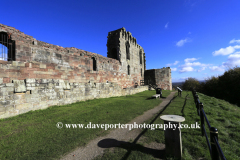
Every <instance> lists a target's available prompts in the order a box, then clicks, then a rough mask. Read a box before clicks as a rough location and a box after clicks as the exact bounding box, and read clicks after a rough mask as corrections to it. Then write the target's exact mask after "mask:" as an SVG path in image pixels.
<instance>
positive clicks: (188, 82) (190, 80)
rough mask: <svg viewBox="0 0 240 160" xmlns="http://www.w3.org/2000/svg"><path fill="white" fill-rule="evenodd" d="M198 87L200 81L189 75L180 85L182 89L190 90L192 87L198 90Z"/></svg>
mask: <svg viewBox="0 0 240 160" xmlns="http://www.w3.org/2000/svg"><path fill="white" fill-rule="evenodd" d="M199 87H200V83H199V81H198V80H197V79H195V78H191V77H189V78H188V79H187V80H185V82H184V83H183V85H182V89H183V90H189V91H190V90H192V88H194V89H196V90H198V89H199Z"/></svg>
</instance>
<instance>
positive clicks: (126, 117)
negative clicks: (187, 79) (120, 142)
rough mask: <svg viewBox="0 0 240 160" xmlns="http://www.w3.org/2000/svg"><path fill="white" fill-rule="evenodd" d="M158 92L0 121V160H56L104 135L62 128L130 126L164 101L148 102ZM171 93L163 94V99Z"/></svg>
mask: <svg viewBox="0 0 240 160" xmlns="http://www.w3.org/2000/svg"><path fill="white" fill-rule="evenodd" d="M155 93H156V92H155V91H144V92H141V93H138V94H135V95H128V96H122V97H112V98H104V99H94V100H88V101H83V102H78V103H74V104H71V105H64V106H53V107H49V108H47V109H45V110H37V111H30V112H28V113H25V114H21V115H18V116H16V117H11V118H7V119H1V120H0V126H1V127H0V151H1V152H0V159H24V160H27V159H29V160H32V159H54V158H59V157H60V155H63V154H65V153H67V152H69V151H71V150H73V149H74V148H76V147H79V146H84V145H85V144H86V143H87V142H89V141H90V140H92V139H94V138H96V137H98V136H100V135H105V134H107V133H108V132H109V130H107V131H105V130H104V129H101V128H100V129H79V128H78V129H76V128H75V129H73V128H71V129H67V128H65V127H63V128H62V129H58V128H57V127H56V124H57V122H62V123H63V124H85V125H86V124H88V123H89V122H92V123H95V124H106V123H108V124H115V123H116V124H118V123H127V122H129V121H130V120H132V119H133V118H135V117H137V116H139V115H141V114H143V112H144V111H146V110H149V109H152V108H154V107H155V106H157V105H159V104H160V102H161V101H159V100H156V99H148V98H149V97H151V96H152V95H153V94H155ZM169 94H170V91H163V96H167V95H169Z"/></svg>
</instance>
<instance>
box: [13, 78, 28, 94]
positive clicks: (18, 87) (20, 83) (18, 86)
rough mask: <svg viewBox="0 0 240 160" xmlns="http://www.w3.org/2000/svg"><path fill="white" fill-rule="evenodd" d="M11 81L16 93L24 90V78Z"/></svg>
mask: <svg viewBox="0 0 240 160" xmlns="http://www.w3.org/2000/svg"><path fill="white" fill-rule="evenodd" d="M13 83H14V89H15V92H16V93H20V92H26V85H25V82H24V80H13Z"/></svg>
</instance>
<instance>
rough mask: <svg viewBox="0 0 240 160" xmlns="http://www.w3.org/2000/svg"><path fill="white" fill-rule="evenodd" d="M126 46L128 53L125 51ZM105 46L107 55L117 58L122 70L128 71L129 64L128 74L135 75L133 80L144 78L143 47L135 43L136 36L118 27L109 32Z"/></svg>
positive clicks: (144, 59)
mask: <svg viewBox="0 0 240 160" xmlns="http://www.w3.org/2000/svg"><path fill="white" fill-rule="evenodd" d="M127 47H128V52H129V53H127ZM107 48H108V53H107V55H108V57H110V58H113V59H116V60H118V61H119V62H120V64H121V66H122V67H121V69H122V70H123V72H125V73H128V66H129V68H130V75H132V74H134V75H136V76H135V77H134V79H135V81H137V82H139V81H140V80H144V71H145V69H146V58H145V53H144V49H143V48H142V47H141V46H140V45H139V44H137V40H136V38H134V37H133V36H132V34H131V33H130V32H129V31H128V32H127V31H126V29H125V28H120V29H118V30H115V31H111V32H109V33H108V42H107ZM127 54H129V57H127Z"/></svg>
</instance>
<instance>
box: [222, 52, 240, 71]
mask: <svg viewBox="0 0 240 160" xmlns="http://www.w3.org/2000/svg"><path fill="white" fill-rule="evenodd" d="M223 66H225V67H227V68H231V67H235V66H240V52H236V53H235V54H231V55H229V56H228V59H227V62H223Z"/></svg>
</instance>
